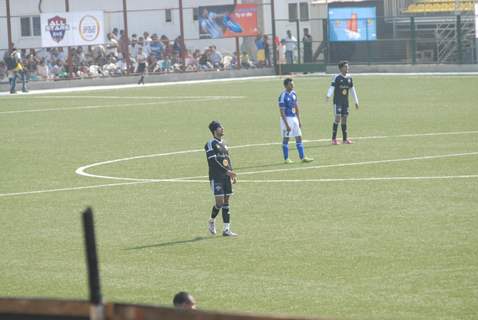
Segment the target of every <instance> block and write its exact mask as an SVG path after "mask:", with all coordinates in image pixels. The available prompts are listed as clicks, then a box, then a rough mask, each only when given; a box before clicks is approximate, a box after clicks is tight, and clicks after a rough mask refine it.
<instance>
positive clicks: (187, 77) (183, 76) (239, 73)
mask: <svg viewBox="0 0 478 320" xmlns="http://www.w3.org/2000/svg"><path fill="white" fill-rule="evenodd" d="M272 75H274V71H273V70H272V69H271V68H264V69H241V70H228V71H217V72H216V71H211V72H191V73H171V74H162V75H149V76H146V78H145V82H146V83H159V82H178V81H192V80H205V79H227V78H246V77H257V76H272ZM137 81H138V77H137V76H128V77H117V78H101V79H82V80H64V81H32V82H30V83H29V85H28V87H29V89H30V91H32V90H44V89H58V88H76V87H101V86H111V85H123V84H132V85H135V84H136V82H137ZM17 89H21V82H20V81H19V80H17ZM9 90H10V89H9V85H8V83H7V82H6V81H5V82H3V83H2V82H0V92H4V93H8V91H9Z"/></svg>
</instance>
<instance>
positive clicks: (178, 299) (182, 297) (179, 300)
mask: <svg viewBox="0 0 478 320" xmlns="http://www.w3.org/2000/svg"><path fill="white" fill-rule="evenodd" d="M190 296H191V295H190V294H189V293H187V292H185V291H181V292H178V293H176V295H175V296H174V298H173V304H174V306H175V307H179V306H182V305H183V304H188V303H191V302H192V301H191V298H190Z"/></svg>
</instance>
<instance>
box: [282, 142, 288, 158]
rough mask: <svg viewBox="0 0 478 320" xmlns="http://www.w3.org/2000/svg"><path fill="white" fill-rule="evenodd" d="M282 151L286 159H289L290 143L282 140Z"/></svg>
mask: <svg viewBox="0 0 478 320" xmlns="http://www.w3.org/2000/svg"><path fill="white" fill-rule="evenodd" d="M282 153H283V154H284V160H287V159H289V143H286V142H282Z"/></svg>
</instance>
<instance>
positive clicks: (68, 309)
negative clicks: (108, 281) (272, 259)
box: [0, 298, 325, 320]
mask: <svg viewBox="0 0 478 320" xmlns="http://www.w3.org/2000/svg"><path fill="white" fill-rule="evenodd" d="M89 308H90V304H89V302H88V301H78V300H58V299H57V300H55V299H41V298H0V320H7V319H8V320H20V319H22V320H46V319H54V320H86V319H90V318H89V311H90V309H89ZM104 319H105V320H153V319H154V320H157V319H161V320H306V318H295V317H277V316H263V315H253V314H239V313H236V314H234V313H222V312H211V311H202V310H183V309H175V308H172V307H165V306H154V305H137V304H123V303H107V304H105V318H104ZM311 319H312V318H309V320H311ZM313 319H316V320H320V319H325V318H313Z"/></svg>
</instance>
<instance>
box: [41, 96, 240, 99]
mask: <svg viewBox="0 0 478 320" xmlns="http://www.w3.org/2000/svg"><path fill="white" fill-rule="evenodd" d="M65 98H66V99H107V100H109V99H121V100H123V99H131V100H151V99H155V100H162V99H215V100H225V99H244V98H245V96H38V97H34V98H33V99H65Z"/></svg>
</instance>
